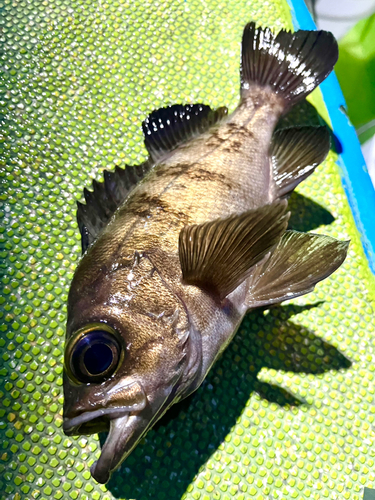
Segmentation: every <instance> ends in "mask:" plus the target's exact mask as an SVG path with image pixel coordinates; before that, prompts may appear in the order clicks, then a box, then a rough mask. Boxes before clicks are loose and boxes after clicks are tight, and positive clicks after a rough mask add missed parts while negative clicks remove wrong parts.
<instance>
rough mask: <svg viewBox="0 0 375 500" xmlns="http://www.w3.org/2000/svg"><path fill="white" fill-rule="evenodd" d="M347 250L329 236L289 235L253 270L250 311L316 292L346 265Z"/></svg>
mask: <svg viewBox="0 0 375 500" xmlns="http://www.w3.org/2000/svg"><path fill="white" fill-rule="evenodd" d="M348 246H349V242H348V241H338V240H335V239H334V238H331V237H330V236H323V235H320V234H312V233H299V232H297V231H286V232H285V233H284V235H283V236H282V238H281V240H280V242H279V244H278V245H277V247H276V249H275V250H274V251H273V253H272V254H271V255H270V257H269V258H268V259H267V260H266V261H265V262H262V263H260V264H259V265H258V266H255V268H254V269H253V270H252V275H251V278H250V285H249V292H248V301H247V305H248V307H249V309H253V308H256V307H261V306H266V305H270V304H276V303H279V302H282V301H283V300H287V299H292V298H294V297H298V296H299V295H304V294H305V293H308V292H311V291H313V289H314V287H315V285H316V284H317V283H318V282H319V281H321V280H323V279H325V278H327V277H328V276H329V275H330V274H332V273H333V272H334V271H336V269H337V268H338V267H340V265H341V264H342V263H343V262H344V260H345V257H346V254H347V251H348Z"/></svg>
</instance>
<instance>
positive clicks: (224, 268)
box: [179, 200, 289, 300]
mask: <svg viewBox="0 0 375 500" xmlns="http://www.w3.org/2000/svg"><path fill="white" fill-rule="evenodd" d="M286 207H287V202H286V201H285V200H283V201H277V202H275V203H273V204H272V205H265V206H263V207H261V208H258V209H256V210H250V211H249V212H246V213H244V214H241V215H233V216H231V217H229V218H227V219H218V220H215V221H212V222H206V223H205V224H199V225H192V226H186V227H184V228H183V229H182V230H181V232H180V240H179V255H180V263H181V269H182V276H183V280H184V282H185V283H186V284H188V285H195V286H198V287H199V288H202V289H204V290H206V291H208V292H209V293H212V294H213V295H214V296H215V297H217V298H218V299H219V300H222V299H224V298H225V297H226V296H227V295H228V294H229V293H230V292H232V291H233V290H234V289H235V288H237V286H239V285H240V284H241V283H242V282H243V281H244V280H245V279H246V278H247V276H248V274H249V272H250V270H251V267H252V266H254V265H255V264H256V263H257V262H259V261H260V260H261V259H262V258H263V257H264V256H265V255H266V254H267V252H269V251H270V250H271V249H272V248H273V247H274V246H275V245H276V244H277V243H278V241H279V239H280V237H281V235H282V234H283V233H284V231H285V230H286V227H287V224H288V219H289V212H288V213H287V214H285V211H286Z"/></svg>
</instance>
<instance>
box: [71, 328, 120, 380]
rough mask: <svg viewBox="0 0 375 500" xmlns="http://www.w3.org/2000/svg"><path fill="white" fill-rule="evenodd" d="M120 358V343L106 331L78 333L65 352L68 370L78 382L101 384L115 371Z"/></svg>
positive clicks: (100, 329) (95, 330)
mask: <svg viewBox="0 0 375 500" xmlns="http://www.w3.org/2000/svg"><path fill="white" fill-rule="evenodd" d="M121 357H122V349H121V345H120V342H119V341H118V339H117V338H116V336H115V335H114V334H113V333H112V332H110V331H107V328H106V329H102V328H100V327H95V328H92V329H90V330H88V331H87V330H86V331H83V332H79V334H78V335H75V336H74V338H73V339H72V341H71V342H69V344H68V346H67V350H66V356H65V359H66V363H65V365H66V366H67V368H68V370H69V369H70V370H69V371H70V372H71V373H72V375H73V376H74V378H75V379H77V380H78V381H79V382H83V383H90V382H97V383H98V382H99V383H100V382H103V381H104V380H106V379H108V378H109V377H110V376H111V375H113V373H114V372H115V371H116V368H117V367H118V365H119V362H120V359H121Z"/></svg>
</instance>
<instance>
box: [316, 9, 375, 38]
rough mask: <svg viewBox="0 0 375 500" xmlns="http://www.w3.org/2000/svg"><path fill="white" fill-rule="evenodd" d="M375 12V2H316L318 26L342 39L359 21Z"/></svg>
mask: <svg viewBox="0 0 375 500" xmlns="http://www.w3.org/2000/svg"><path fill="white" fill-rule="evenodd" d="M373 12H375V0H316V2H315V13H316V19H315V21H316V24H317V26H318V28H319V29H323V30H328V31H331V32H332V33H333V34H334V35H335V37H336V38H341V37H342V36H344V35H345V33H347V32H348V31H349V30H350V28H352V27H353V26H354V25H355V24H356V23H357V22H358V21H360V20H361V19H364V18H365V17H368V16H370V15H371V14H372V13H373Z"/></svg>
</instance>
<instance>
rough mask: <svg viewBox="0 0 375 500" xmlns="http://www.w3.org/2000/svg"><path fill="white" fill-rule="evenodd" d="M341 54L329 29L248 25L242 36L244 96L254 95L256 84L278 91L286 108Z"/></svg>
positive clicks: (319, 79) (325, 73) (309, 89)
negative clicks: (273, 28) (291, 29)
mask: <svg viewBox="0 0 375 500" xmlns="http://www.w3.org/2000/svg"><path fill="white" fill-rule="evenodd" d="M337 58H338V47H337V42H336V40H335V37H334V36H333V35H332V33H329V32H328V31H303V30H300V31H296V32H295V33H290V32H288V31H285V30H281V31H280V32H279V34H278V35H277V36H275V35H274V34H273V33H272V31H271V30H270V29H269V28H264V29H263V28H260V27H256V25H255V23H254V22H251V23H249V24H247V25H246V26H245V29H244V32H243V38H242V63H241V97H242V98H243V99H246V98H247V97H251V91H250V89H251V86H252V85H254V84H257V85H260V86H264V87H268V88H270V89H271V90H272V91H273V92H274V93H275V94H278V95H279V96H280V97H281V98H282V99H283V100H284V103H285V106H286V108H289V107H290V106H293V105H294V104H295V103H296V102H298V101H300V100H302V99H304V98H305V97H306V96H307V95H308V94H309V93H310V92H312V91H313V90H314V88H315V87H317V86H318V85H319V84H320V83H321V82H322V81H323V80H324V79H325V78H326V77H327V76H328V75H329V73H330V72H331V71H332V69H333V66H334V64H335V63H336V61H337Z"/></svg>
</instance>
